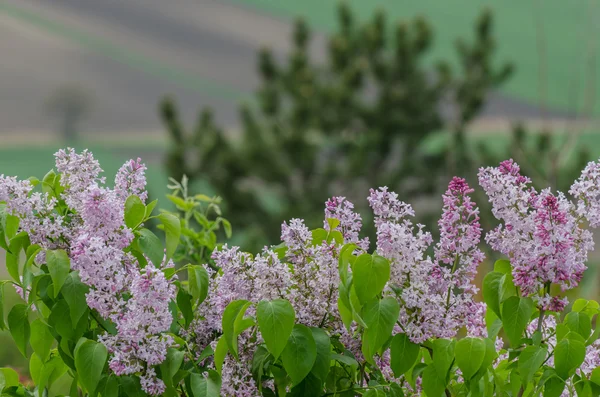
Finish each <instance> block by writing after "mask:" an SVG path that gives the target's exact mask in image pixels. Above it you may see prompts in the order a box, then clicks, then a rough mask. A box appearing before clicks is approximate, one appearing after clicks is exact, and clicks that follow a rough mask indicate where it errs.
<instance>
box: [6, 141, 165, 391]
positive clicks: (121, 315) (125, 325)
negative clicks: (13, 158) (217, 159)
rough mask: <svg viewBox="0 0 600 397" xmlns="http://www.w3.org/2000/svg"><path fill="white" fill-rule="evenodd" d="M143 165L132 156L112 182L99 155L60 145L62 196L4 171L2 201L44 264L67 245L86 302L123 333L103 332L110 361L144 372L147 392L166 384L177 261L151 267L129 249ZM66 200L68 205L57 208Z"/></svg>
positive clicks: (121, 370) (125, 370)
mask: <svg viewBox="0 0 600 397" xmlns="http://www.w3.org/2000/svg"><path fill="white" fill-rule="evenodd" d="M145 169H146V168H145V166H144V165H143V164H142V163H141V162H140V161H139V159H138V160H137V161H129V162H127V163H125V165H124V166H123V167H122V168H121V170H120V171H119V173H118V174H117V177H116V181H115V184H116V188H115V189H114V190H113V189H110V188H108V187H106V186H103V184H104V178H102V177H100V173H101V172H102V169H101V168H100V165H99V164H98V162H97V161H96V160H95V159H94V157H93V155H92V154H91V153H90V152H88V151H84V152H83V153H81V154H78V153H76V152H75V151H74V150H73V149H67V150H66V151H65V150H60V151H58V152H57V153H56V170H57V171H58V173H59V174H58V176H57V177H59V178H60V185H61V186H62V191H60V189H58V190H57V191H56V192H55V194H57V195H59V196H58V198H57V197H49V195H48V194H45V193H44V194H42V193H39V192H33V191H32V190H33V185H32V184H31V183H30V182H29V181H18V180H17V179H16V178H11V177H4V176H1V177H0V201H4V202H5V203H6V209H7V211H8V213H10V214H11V215H14V216H16V217H18V218H19V221H20V223H19V228H20V230H24V231H26V232H27V233H28V234H29V236H30V240H31V242H32V243H35V244H39V245H40V246H41V247H42V249H43V250H42V251H41V252H40V253H39V254H38V255H37V256H36V263H37V264H38V265H40V264H43V263H44V261H45V252H44V250H46V249H56V248H61V249H64V250H65V251H67V253H68V254H69V257H70V260H71V268H72V269H73V270H74V271H78V272H79V276H80V278H81V280H82V282H83V283H85V284H87V285H88V286H89V287H90V291H89V293H88V294H87V296H86V300H87V303H88V306H89V307H90V308H91V309H94V310H96V311H97V312H98V314H100V316H101V317H103V318H104V319H106V320H110V321H112V322H113V323H114V324H115V326H116V328H117V334H116V335H111V334H108V333H106V334H103V335H100V336H99V338H98V339H99V340H100V341H101V342H103V343H104V344H105V345H106V346H107V349H108V350H109V352H110V360H109V366H110V368H111V369H112V370H113V371H114V372H115V374H117V375H121V374H133V373H141V375H140V380H141V384H142V388H143V389H144V391H146V392H147V393H149V394H152V395H158V394H161V393H163V391H164V390H165V386H164V384H163V383H162V381H161V380H159V379H158V378H157V377H156V373H155V370H154V369H153V366H155V365H158V364H160V363H161V362H162V361H164V359H165V354H166V351H167V348H168V347H170V346H172V345H173V343H174V342H173V339H172V338H171V337H170V336H168V335H167V332H168V331H169V328H170V325H171V321H172V318H171V314H170V311H169V302H170V301H171V300H172V299H174V297H175V287H174V284H173V280H170V281H169V280H167V279H166V278H165V276H164V273H163V270H164V269H165V268H167V267H169V266H172V265H173V264H172V263H168V264H163V263H157V264H152V263H150V262H148V264H147V265H146V267H145V268H144V269H142V266H141V265H140V264H139V263H138V261H137V259H136V258H135V257H134V256H133V255H131V254H130V253H127V252H126V248H127V247H128V246H129V245H130V244H131V242H132V240H133V238H134V236H133V233H132V231H131V230H130V229H129V228H127V227H126V226H125V222H124V204H125V200H126V199H127V197H128V196H129V195H130V194H137V195H138V196H140V198H141V199H142V200H145V199H146V197H147V193H146V192H145V185H146V182H145V177H144V171H145ZM59 199H60V200H64V202H65V203H66V204H67V206H68V209H67V211H65V210H64V208H62V209H61V210H60V212H59V211H58V210H57V206H58V202H59Z"/></svg>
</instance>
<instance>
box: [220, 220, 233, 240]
mask: <svg viewBox="0 0 600 397" xmlns="http://www.w3.org/2000/svg"><path fill="white" fill-rule="evenodd" d="M219 219H220V220H221V225H223V230H225V237H227V238H231V234H232V233H231V222H229V221H228V220H227V219H224V218H219Z"/></svg>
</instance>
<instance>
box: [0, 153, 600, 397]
mask: <svg viewBox="0 0 600 397" xmlns="http://www.w3.org/2000/svg"><path fill="white" fill-rule="evenodd" d="M56 160H57V163H56V171H51V172H50V173H48V174H47V175H46V177H44V179H43V180H42V181H39V180H37V179H35V178H31V179H29V180H25V181H19V180H17V179H16V178H10V177H2V178H1V179H0V199H2V201H3V204H2V207H1V209H2V211H1V212H0V213H1V214H2V217H1V219H0V220H1V222H0V225H1V228H0V231H1V233H0V245H1V246H2V248H4V249H5V250H6V252H7V268H8V271H9V274H10V276H11V278H12V279H11V280H6V281H3V282H2V286H4V285H6V284H12V285H13V286H14V287H15V288H16V289H17V291H18V292H19V294H20V295H21V297H22V298H23V301H24V303H19V304H16V305H14V306H13V307H12V308H10V310H8V316H7V317H6V322H7V324H8V328H9V330H10V333H11V335H12V336H13V339H14V341H15V343H16V345H17V346H18V348H19V350H20V351H21V352H22V353H23V355H25V356H27V357H29V362H30V371H31V375H32V379H33V381H34V383H35V386H25V385H22V384H20V383H19V381H18V378H17V375H16V373H14V371H12V370H11V369H9V368H2V369H0V389H1V390H2V395H3V396H4V395H6V396H33V395H40V396H41V395H45V394H47V390H48V388H49V386H51V385H52V383H54V382H56V381H57V379H59V378H61V377H67V378H69V379H71V381H72V386H71V389H70V391H69V395H72V396H75V395H82V394H84V395H101V396H142V395H146V394H151V395H166V396H169V395H171V396H178V395H179V396H194V397H197V396H218V395H223V396H259V395H260V396H275V395H279V396H281V395H286V396H333V395H340V396H355V395H363V396H403V395H423V394H425V395H427V396H428V397H434V396H435V397H437V396H443V395H445V396H463V395H464V396H467V395H472V396H479V395H481V396H483V395H485V396H491V395H506V396H511V395H512V396H525V395H527V396H529V395H542V394H543V395H544V396H560V395H574V394H575V393H576V394H577V395H578V396H581V395H585V396H598V395H600V369H598V367H599V365H600V342H598V340H597V338H598V335H600V328H599V327H595V326H594V323H595V319H596V318H597V315H598V314H599V313H600V307H599V305H598V303H596V302H595V301H587V300H583V299H578V300H576V301H575V302H574V303H573V305H572V306H571V310H570V311H569V312H568V313H566V315H565V308H566V307H567V304H568V302H567V301H566V298H564V297H562V292H564V291H566V290H569V289H572V288H575V287H576V286H577V285H578V283H579V282H580V281H581V279H582V277H583V274H584V271H585V269H586V266H585V262H586V260H587V253H588V251H590V250H591V249H592V248H593V241H592V236H591V233H590V231H589V230H588V229H587V227H586V226H587V225H589V226H591V227H596V226H598V225H599V224H600V212H599V211H600V179H599V178H600V176H599V175H600V164H598V163H594V162H591V163H589V164H588V165H587V166H586V168H585V169H584V171H583V173H582V174H581V176H580V177H579V178H578V179H577V180H576V181H575V183H574V184H573V185H572V187H571V189H570V194H571V198H568V197H567V196H566V195H565V194H563V193H560V192H557V193H554V192H552V191H551V190H550V189H543V190H536V189H535V188H533V187H532V185H531V180H530V179H529V178H527V177H526V176H523V175H522V174H521V173H520V168H519V166H518V165H517V164H516V163H515V162H514V161H512V160H509V161H504V162H502V163H501V164H500V165H499V166H498V167H489V168H482V169H480V171H479V183H480V185H481V187H482V188H483V191H484V192H485V194H486V195H487V197H488V199H489V202H490V204H491V206H492V212H493V214H494V216H495V217H496V218H497V219H498V220H499V221H500V222H501V223H500V225H499V226H498V227H497V228H495V229H494V230H492V231H490V232H489V233H488V234H487V236H486V241H487V242H488V244H489V245H490V246H491V248H492V249H494V250H497V251H498V252H500V253H502V254H503V255H505V256H506V258H507V259H503V260H500V261H497V262H496V264H495V266H494V271H492V272H489V273H488V274H486V276H485V278H484V282H483V299H484V302H480V301H478V299H477V292H478V288H477V287H476V286H475V285H474V282H473V279H474V277H475V275H476V273H477V269H478V266H479V265H480V264H481V263H482V261H483V260H484V254H483V252H482V251H481V250H480V248H479V246H480V245H481V241H480V240H481V234H482V230H481V227H480V225H479V209H478V208H477V206H476V205H475V203H474V202H473V201H472V200H471V198H470V195H471V194H472V193H473V189H471V188H470V187H469V186H468V185H467V183H466V181H465V180H464V179H462V178H458V177H455V178H453V179H452V181H451V182H450V184H449V185H448V189H447V191H446V193H445V194H444V195H443V211H442V216H441V219H440V220H439V222H438V224H439V229H440V230H439V232H440V238H439V240H438V241H437V242H435V243H434V241H433V238H432V236H431V234H430V233H429V232H427V231H426V230H425V229H424V226H422V225H418V224H416V225H415V224H413V222H412V220H411V218H412V217H414V215H415V213H414V211H413V209H412V207H411V206H410V205H408V204H406V203H404V202H402V201H400V200H399V199H398V195H397V194H395V193H393V192H390V191H389V190H388V189H387V188H380V189H377V190H374V189H372V190H371V192H370V195H369V198H368V203H369V205H370V207H371V209H372V211H373V214H374V227H375V229H376V231H377V238H376V242H375V248H374V250H372V251H371V249H370V243H369V241H368V239H366V238H363V237H361V235H360V232H361V228H362V220H361V217H360V215H358V214H357V213H355V212H354V210H353V205H352V203H350V202H349V201H347V200H346V199H345V198H343V197H334V198H331V199H330V200H328V201H327V203H326V205H325V214H324V215H325V216H324V222H323V227H321V228H317V229H314V230H309V229H308V227H307V226H306V225H305V223H304V221H303V220H300V219H292V220H290V221H289V222H284V223H283V225H282V231H281V240H282V242H281V244H279V245H276V246H271V247H265V248H264V249H263V251H262V252H261V253H260V254H257V255H252V254H249V253H245V252H242V251H241V250H240V249H239V248H237V247H232V248H230V247H228V246H226V245H224V246H220V245H219V244H216V243H215V238H214V237H213V234H212V233H214V232H215V231H216V230H217V228H219V227H224V228H226V229H228V226H227V225H228V224H227V222H226V221H224V220H223V219H221V218H220V217H219V216H218V211H219V210H218V209H217V208H218V207H217V204H216V201H215V200H214V199H209V198H207V197H204V196H195V197H190V196H189V195H188V194H187V191H186V183H185V181H183V183H181V184H173V185H172V187H173V188H174V194H173V195H172V196H171V197H170V198H171V201H172V202H173V203H174V204H175V205H176V206H177V207H178V208H179V210H180V211H181V213H182V214H183V216H182V218H179V217H178V216H176V215H175V214H172V213H168V212H159V213H158V214H156V215H153V210H154V208H155V206H156V202H152V203H148V204H146V203H145V199H146V196H147V195H146V192H145V188H144V186H145V179H144V169H145V167H144V166H143V164H141V163H140V161H139V160H138V161H133V160H132V161H130V162H128V163H126V164H125V165H124V166H123V167H122V168H121V170H120V171H119V172H118V174H117V176H116V178H115V186H114V188H110V187H107V186H106V185H105V184H104V178H101V177H100V176H99V174H100V171H101V170H100V167H99V164H98V163H97V162H96V161H95V160H94V159H93V157H92V155H91V154H90V153H88V152H83V153H82V154H77V153H75V152H74V151H72V150H68V151H59V152H58V153H57V155H56ZM211 211H215V212H216V214H214V215H217V216H216V217H215V216H212V215H210V214H211ZM198 214H201V215H198ZM196 217H197V224H192V223H190V222H189V220H190V219H192V218H196ZM151 218H155V219H158V220H159V221H160V223H161V225H162V229H163V231H164V244H163V240H162V239H160V238H159V237H158V236H156V235H155V234H154V233H152V232H151V231H150V230H148V229H146V228H145V227H144V224H145V223H147V221H148V220H149V219H151ZM178 246H179V247H178ZM199 247H200V249H198V248H199ZM202 247H204V248H205V249H204V250H203V249H202ZM213 248H214V250H213ZM210 250H212V255H211V258H212V261H213V262H212V263H210V264H207V265H205V266H202V264H201V263H191V264H186V265H184V266H182V267H179V268H178V269H177V268H175V267H174V262H173V258H175V259H176V260H177V259H190V258H192V259H193V260H194V259H198V260H202V259H203V258H206V256H204V254H205V253H206V254H208V251H210ZM430 250H431V251H430ZM200 252H202V254H199V253H200ZM429 252H431V253H432V254H431V255H429ZM182 271H185V272H186V273H187V280H181V279H179V277H178V275H179V274H180V273H181V272H182ZM560 291H562V292H560ZM0 307H1V308H4V305H3V304H2V305H0ZM0 314H2V313H0ZM0 319H1V321H0V326H1V327H4V326H5V316H4V314H2V315H1V316H0ZM29 347H31V349H30V348H29ZM31 350H33V352H32V353H31Z"/></svg>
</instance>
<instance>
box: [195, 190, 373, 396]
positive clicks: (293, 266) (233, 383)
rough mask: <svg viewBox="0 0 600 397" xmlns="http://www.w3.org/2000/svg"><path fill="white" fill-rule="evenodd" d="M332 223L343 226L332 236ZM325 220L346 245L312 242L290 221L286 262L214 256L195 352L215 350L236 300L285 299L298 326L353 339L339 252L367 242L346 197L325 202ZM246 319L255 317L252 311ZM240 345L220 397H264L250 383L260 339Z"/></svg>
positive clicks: (228, 363)
mask: <svg viewBox="0 0 600 397" xmlns="http://www.w3.org/2000/svg"><path fill="white" fill-rule="evenodd" d="M329 218H335V219H338V220H339V224H338V225H337V226H336V227H335V228H334V229H333V230H331V228H330V226H329V223H328V222H327V219H329ZM325 219H326V220H325V228H326V229H327V231H328V232H330V233H331V232H333V231H339V232H340V233H342V236H344V241H343V243H342V244H338V243H336V242H335V241H334V242H330V243H328V242H327V241H322V242H318V241H313V236H312V233H311V232H310V230H309V229H308V228H307V227H306V225H305V224H304V222H303V221H302V220H300V219H292V220H291V221H290V222H289V223H284V224H283V225H282V232H281V239H282V241H283V243H284V245H285V246H286V248H287V250H286V252H285V261H282V259H280V258H279V256H278V255H277V254H276V253H275V252H274V251H273V250H270V249H267V248H265V249H264V250H263V252H262V253H261V254H260V255H256V256H255V257H252V255H250V254H248V253H243V252H241V251H240V250H239V249H238V248H237V247H234V248H229V247H227V246H224V247H222V248H221V249H220V250H217V251H215V252H214V253H213V259H214V260H215V264H216V265H217V266H218V267H219V268H220V270H219V272H218V273H217V274H215V275H214V278H213V282H212V283H211V288H210V292H209V295H208V298H207V299H206V301H205V302H203V304H202V305H201V306H200V308H199V311H198V313H197V314H198V318H197V319H196V321H195V322H194V333H195V335H196V339H195V341H196V344H197V349H196V350H198V351H202V349H203V348H204V347H206V346H208V345H209V344H211V343H213V344H214V341H213V340H214V337H215V335H217V334H219V333H220V332H221V319H222V316H223V312H224V310H225V308H226V307H227V305H228V304H229V303H230V302H232V301H233V300H238V299H245V300H248V301H250V302H254V303H258V302H259V301H261V300H263V299H264V300H272V299H276V298H285V299H287V300H288V301H290V302H291V304H292V306H293V307H294V309H295V312H296V322H298V323H300V324H304V325H307V326H312V327H325V328H327V329H329V330H330V331H331V332H333V333H343V334H344V335H345V336H348V335H349V334H348V332H347V331H346V330H345V328H344V326H343V324H342V321H341V319H340V318H339V314H338V312H337V299H338V284H339V275H338V257H339V251H340V249H341V247H342V245H343V244H345V243H356V244H357V245H360V246H362V247H366V246H368V240H366V239H363V240H361V239H359V236H358V233H359V231H360V228H361V225H362V221H361V218H360V215H358V214H357V213H355V212H353V205H352V203H350V202H349V201H346V200H345V199H344V198H343V197H336V198H334V199H331V200H329V201H328V202H327V205H326V209H325ZM248 314H252V313H251V309H250V310H249V313H248ZM240 340H241V341H242V343H241V345H243V348H241V349H240V352H239V354H240V357H242V358H241V359H240V361H237V360H235V359H233V358H232V357H230V356H228V357H227V358H226V360H225V362H224V364H223V369H222V374H221V375H222V389H221V393H222V395H224V396H228V397H232V396H260V393H259V391H258V388H257V385H256V384H255V382H254V381H253V380H252V375H251V372H250V363H251V362H252V360H251V358H252V354H253V353H254V350H255V349H256V347H257V346H258V345H259V343H260V342H261V341H262V339H261V337H260V334H258V335H254V337H252V336H251V335H250V332H249V331H246V332H244V333H243V334H242V335H241V336H240ZM359 346H360V345H359ZM358 352H360V347H359V348H358ZM243 357H245V358H246V359H244V358H243Z"/></svg>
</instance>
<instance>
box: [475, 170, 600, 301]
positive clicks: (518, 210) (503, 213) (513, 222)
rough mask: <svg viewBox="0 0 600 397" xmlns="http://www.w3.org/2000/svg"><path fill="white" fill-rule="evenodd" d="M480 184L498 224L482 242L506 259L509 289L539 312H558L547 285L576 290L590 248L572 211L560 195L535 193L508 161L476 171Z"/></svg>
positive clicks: (588, 238)
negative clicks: (510, 278)
mask: <svg viewBox="0 0 600 397" xmlns="http://www.w3.org/2000/svg"><path fill="white" fill-rule="evenodd" d="M588 168H589V166H588ZM584 173H585V171H584ZM582 178H583V179H585V177H582ZM580 180H581V179H580ZM479 183H480V185H481V186H482V187H483V189H484V191H485V192H486V194H487V195H488V197H489V200H490V203H491V204H492V212H493V213H494V215H495V216H496V218H498V219H499V220H500V221H502V222H503V223H502V224H500V225H499V226H498V227H497V228H495V229H494V230H492V231H491V232H489V233H488V234H487V236H486V241H487V242H488V243H489V244H490V245H491V247H492V248H493V249H495V250H498V251H500V252H501V253H503V254H504V255H506V256H508V257H509V258H510V261H511V264H512V266H513V279H514V283H515V285H516V286H518V287H519V288H521V291H522V293H523V294H525V295H526V296H528V295H531V296H535V297H536V299H539V302H538V304H539V306H540V307H542V308H544V309H548V310H553V311H557V310H562V309H563V308H564V306H565V303H566V301H565V300H561V299H559V298H552V297H551V296H550V295H549V294H548V291H549V288H550V285H551V284H557V285H559V286H560V287H561V288H562V290H563V291H564V290H567V289H571V288H574V287H576V286H577V285H578V284H579V282H580V280H581V277H582V275H583V272H584V270H585V269H586V266H585V262H586V260H587V254H588V251H590V250H592V249H593V246H594V243H593V240H592V234H591V233H590V232H589V231H588V230H585V229H583V228H582V224H581V221H580V220H581V218H580V217H579V215H578V214H577V207H576V206H575V205H574V204H573V203H572V202H571V201H569V200H568V199H567V198H566V197H565V195H564V194H562V193H561V192H558V193H556V194H554V193H552V192H551V191H550V189H544V190H542V191H541V192H539V193H538V192H537V191H536V190H535V189H534V188H533V187H531V186H530V183H531V181H530V180H529V178H526V177H524V176H521V175H520V170H519V166H518V165H517V164H516V163H514V162H513V161H512V160H507V161H504V162H502V163H501V164H500V166H499V167H496V168H493V167H488V168H482V169H480V171H479ZM572 191H574V192H577V191H579V190H577V189H572ZM581 191H582V190H581ZM582 194H583V193H582ZM544 291H545V292H544ZM538 293H539V297H537V295H538Z"/></svg>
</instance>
